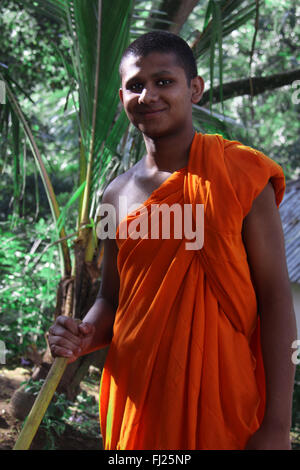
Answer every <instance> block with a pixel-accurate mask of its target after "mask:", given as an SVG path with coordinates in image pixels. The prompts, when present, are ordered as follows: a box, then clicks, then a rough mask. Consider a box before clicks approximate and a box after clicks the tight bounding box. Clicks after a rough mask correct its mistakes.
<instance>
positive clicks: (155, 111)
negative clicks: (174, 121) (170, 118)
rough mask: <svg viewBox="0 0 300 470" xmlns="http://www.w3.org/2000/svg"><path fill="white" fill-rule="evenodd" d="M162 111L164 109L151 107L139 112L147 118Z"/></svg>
mask: <svg viewBox="0 0 300 470" xmlns="http://www.w3.org/2000/svg"><path fill="white" fill-rule="evenodd" d="M164 111H165V109H151V110H148V111H141V112H140V114H141V115H142V116H143V117H144V118H146V119H147V118H152V117H156V116H159V115H160V114H161V113H163V112H164Z"/></svg>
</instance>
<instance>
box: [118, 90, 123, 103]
mask: <svg viewBox="0 0 300 470" xmlns="http://www.w3.org/2000/svg"><path fill="white" fill-rule="evenodd" d="M119 97H120V100H121V103H122V104H124V101H123V90H122V88H119Z"/></svg>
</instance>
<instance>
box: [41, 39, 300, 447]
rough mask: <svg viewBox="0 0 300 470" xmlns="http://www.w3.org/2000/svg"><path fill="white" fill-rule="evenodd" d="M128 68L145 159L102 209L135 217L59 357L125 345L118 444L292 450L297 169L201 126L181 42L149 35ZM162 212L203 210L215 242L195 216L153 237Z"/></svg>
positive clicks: (106, 413) (107, 405)
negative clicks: (287, 195)
mask: <svg viewBox="0 0 300 470" xmlns="http://www.w3.org/2000/svg"><path fill="white" fill-rule="evenodd" d="M120 73H121V78H122V88H121V90H120V98H121V101H122V103H123V105H124V108H125V111H126V113H127V115H128V118H129V119H130V121H131V122H132V123H133V124H134V125H135V126H136V127H137V128H138V129H139V130H140V131H141V132H142V134H143V137H144V140H145V145H146V155H145V156H144V157H143V158H142V160H141V161H139V162H138V163H137V164H136V165H135V166H133V167H132V168H131V169H130V170H129V171H127V172H126V173H124V174H123V175H120V176H118V177H117V178H116V179H115V180H114V181H113V182H112V183H111V184H110V185H109V186H108V188H107V190H106V191H105V194H104V196H103V200H102V203H107V204H110V205H112V207H113V208H114V209H115V210H116V212H117V220H118V217H119V215H120V219H122V221H121V223H120V224H119V226H118V230H117V234H116V239H112V238H110V239H106V240H105V241H104V243H105V252H104V260H103V272H102V285H101V289H100V292H99V296H98V298H97V300H96V302H95V304H94V306H93V307H92V308H91V310H90V311H89V312H88V313H87V315H86V317H85V318H84V320H83V322H82V323H81V325H80V326H78V325H77V324H76V323H75V322H74V321H73V320H72V319H70V318H66V317H59V318H58V319H57V321H56V323H55V325H54V326H53V327H51V329H50V335H49V343H50V346H51V351H52V354H53V355H54V356H64V357H69V359H70V362H71V361H74V360H75V359H76V358H77V357H78V356H80V355H82V354H86V353H88V352H90V351H93V350H96V349H99V348H102V347H104V346H106V345H108V344H110V348H109V353H108V356H107V360H106V364H105V367H104V370H103V373H102V379H101V397H100V420H101V429H102V434H103V439H104V445H105V449H164V450H166V449H172V450H174V449H289V448H290V440H289V431H290V425H291V407H292V392H293V382H294V366H293V364H292V361H291V355H292V354H291V353H292V350H291V345H292V342H293V341H294V340H295V338H296V323H295V316H294V312H293V306H292V298H291V293H290V287H289V279H288V273H287V268H286V261H285V253H284V240H283V234H282V228H281V222H280V218H279V215H278V209H277V206H278V205H279V202H280V200H281V199H282V197H283V192H284V177H283V173H282V170H281V169H280V167H279V166H278V165H277V164H275V163H274V162H273V161H272V160H270V159H269V158H267V157H265V156H264V155H263V154H261V153H260V152H257V151H255V150H253V149H250V148H248V147H245V146H243V145H241V144H239V143H238V142H230V141H227V140H224V139H223V138H222V137H221V136H218V135H201V134H197V133H195V131H194V128H193V123H192V105H193V103H197V102H199V100H200V98H201V96H202V93H203V89H204V84H203V80H202V78H201V77H199V76H198V75H197V69H196V64H195V60H194V58H193V55H192V51H191V50H190V48H189V47H188V45H187V44H186V43H185V42H184V41H183V40H182V39H180V38H179V37H177V36H175V35H172V34H169V33H165V32H153V33H148V34H146V35H143V36H142V37H140V38H139V39H137V40H136V41H135V42H134V43H133V44H132V45H131V46H130V47H129V48H128V49H127V50H126V51H125V53H124V55H123V58H122V61H121V65H120ZM121 198H123V200H124V198H126V203H127V207H128V208H129V212H130V213H129V214H128V215H127V216H126V217H125V218H122V217H121V214H120V211H121V209H120V204H119V202H120V200H121ZM163 205H167V206H164V207H175V205H176V207H177V208H178V207H179V208H181V209H182V210H183V211H184V209H185V208H186V207H188V208H192V209H191V210H192V220H193V233H194V234H195V237H196V238H197V234H198V232H199V231H201V230H202V231H203V230H204V244H203V246H202V245H201V246H199V247H196V248H194V247H193V245H192V248H191V247H190V246H188V245H187V239H190V238H191V237H188V236H182V237H181V238H180V237H177V236H176V234H175V232H176V230H177V228H178V224H183V225H184V224H185V223H187V221H188V217H186V218H185V216H184V215H182V214H183V212H182V213H181V218H180V217H178V212H177V213H175V211H174V217H173V219H172V220H173V224H172V223H171V227H170V236H169V237H165V236H164V234H163V233H162V231H163V227H162V224H163V223H164V220H162V224H161V226H160V227H159V230H160V232H159V236H153V237H151V233H152V232H151V228H152V226H153V225H155V224H153V219H154V215H155V214H156V215H157V211H159V210H160V209H161V208H162V206H163ZM133 206H135V207H136V206H139V210H137V211H135V212H132V211H131V210H130V208H132V207H133ZM201 206H202V207H203V206H204V227H203V224H202V226H201V224H199V220H200V221H201V218H197V214H198V212H197V208H198V207H201ZM141 213H143V217H144V218H141ZM176 214H177V215H176ZM179 214H180V211H179ZM123 215H124V214H123ZM162 219H163V217H162ZM156 220H159V219H156ZM144 222H147V223H148V222H149V225H148V226H147V224H146V225H144V228H145V226H146V227H148V230H146V231H144V233H142V229H141V225H143V224H144ZM151 223H152V225H151ZM150 226H151V228H150ZM139 230H140V236H139V237H138V236H137V234H138V233H139ZM121 233H122V236H121ZM124 233H125V236H124ZM184 233H185V232H184Z"/></svg>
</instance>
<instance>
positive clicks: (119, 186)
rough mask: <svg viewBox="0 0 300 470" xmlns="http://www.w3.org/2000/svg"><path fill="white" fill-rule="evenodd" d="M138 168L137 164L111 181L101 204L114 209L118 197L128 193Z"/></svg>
mask: <svg viewBox="0 0 300 470" xmlns="http://www.w3.org/2000/svg"><path fill="white" fill-rule="evenodd" d="M138 167H139V162H138V163H136V164H135V165H134V166H132V167H131V168H129V170H127V171H125V172H124V173H122V174H120V175H118V176H117V177H116V178H115V179H114V180H112V181H111V182H110V183H109V184H108V186H107V187H106V188H105V190H104V193H103V196H102V201H101V202H102V203H105V204H112V205H113V206H115V207H116V206H117V205H118V200H119V197H120V196H121V195H123V194H126V193H127V192H128V189H129V186H130V183H131V182H132V180H133V179H134V176H135V174H136V171H137V169H138Z"/></svg>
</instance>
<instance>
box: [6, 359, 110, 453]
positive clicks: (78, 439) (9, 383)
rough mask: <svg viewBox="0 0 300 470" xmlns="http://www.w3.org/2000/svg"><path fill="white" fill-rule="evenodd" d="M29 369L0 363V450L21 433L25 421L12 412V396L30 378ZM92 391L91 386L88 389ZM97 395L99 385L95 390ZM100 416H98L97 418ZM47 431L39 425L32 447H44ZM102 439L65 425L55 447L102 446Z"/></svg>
mask: <svg viewBox="0 0 300 470" xmlns="http://www.w3.org/2000/svg"><path fill="white" fill-rule="evenodd" d="M30 375H31V374H30V370H28V369H25V368H22V367H17V368H15V369H8V368H5V367H3V366H2V367H0V450H11V449H12V448H13V446H14V444H15V442H16V440H17V438H18V435H19V433H20V430H21V427H22V422H21V421H19V420H18V419H15V418H14V417H13V416H12V415H11V413H10V407H9V403H10V399H11V397H12V395H13V393H14V391H15V390H16V389H17V388H19V387H20V385H21V383H22V382H25V381H26V380H28V379H29V378H30ZM89 393H91V390H89ZM92 393H94V394H95V397H96V396H97V394H98V389H97V387H95V390H92ZM95 420H98V417H96V418H95ZM46 439H47V437H46V435H45V432H44V431H43V430H42V429H39V430H38V432H37V434H36V436H35V438H34V440H33V442H32V445H31V447H30V449H31V450H41V449H45V445H46ZM101 449H102V442H101V437H100V435H99V437H98V438H96V437H93V436H92V437H91V436H87V435H86V434H82V433H80V432H79V431H78V430H77V429H74V428H73V427H72V426H69V425H66V429H65V431H64V432H63V434H62V435H61V436H59V437H58V438H57V439H56V440H55V449H54V450H101Z"/></svg>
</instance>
